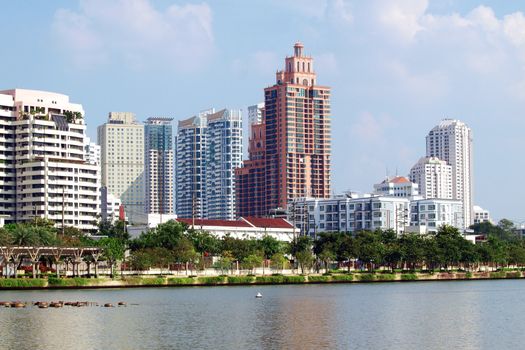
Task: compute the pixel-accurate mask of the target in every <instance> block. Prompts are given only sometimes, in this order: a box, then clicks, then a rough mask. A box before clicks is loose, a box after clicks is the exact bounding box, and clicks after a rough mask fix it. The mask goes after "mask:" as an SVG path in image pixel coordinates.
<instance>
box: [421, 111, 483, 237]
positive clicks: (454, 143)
mask: <svg viewBox="0 0 525 350" xmlns="http://www.w3.org/2000/svg"><path fill="white" fill-rule="evenodd" d="M426 141H427V157H437V158H439V159H441V160H444V161H446V162H447V164H448V165H450V166H451V167H452V198H453V199H456V200H459V201H461V202H462V203H463V222H464V225H465V227H469V226H470V225H472V223H473V220H474V215H473V202H472V181H473V180H472V178H473V176H472V170H473V169H472V159H473V158H472V132H471V130H470V128H469V127H468V126H467V125H466V124H465V123H463V122H461V121H459V120H452V119H444V120H443V121H441V123H439V125H437V126H436V127H434V128H433V129H432V130H431V131H430V132H429V134H428V136H427V138H426Z"/></svg>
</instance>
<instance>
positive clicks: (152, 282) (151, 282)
mask: <svg viewBox="0 0 525 350" xmlns="http://www.w3.org/2000/svg"><path fill="white" fill-rule="evenodd" d="M165 282H166V280H165V279H164V278H162V277H155V278H148V277H146V278H141V280H140V283H139V284H142V285H144V286H162V285H163V284H165Z"/></svg>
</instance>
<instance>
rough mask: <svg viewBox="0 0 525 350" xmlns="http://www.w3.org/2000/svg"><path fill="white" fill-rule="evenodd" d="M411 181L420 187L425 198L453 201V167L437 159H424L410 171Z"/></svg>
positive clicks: (420, 191)
mask: <svg viewBox="0 0 525 350" xmlns="http://www.w3.org/2000/svg"><path fill="white" fill-rule="evenodd" d="M409 178H410V181H412V182H415V183H417V184H418V185H419V193H420V194H421V196H422V197H423V198H442V199H452V198H453V192H452V166H450V165H448V164H447V162H445V161H444V160H440V159H438V158H436V157H422V158H421V159H419V161H418V162H417V163H416V164H415V165H414V166H413V167H412V169H410V175H409Z"/></svg>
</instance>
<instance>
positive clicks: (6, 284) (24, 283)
mask: <svg viewBox="0 0 525 350" xmlns="http://www.w3.org/2000/svg"><path fill="white" fill-rule="evenodd" d="M45 285H46V280H45V279H43V278H34V279H33V278H31V279H29V278H27V279H26V278H23V279H22V278H8V279H0V288H38V287H44V286H45Z"/></svg>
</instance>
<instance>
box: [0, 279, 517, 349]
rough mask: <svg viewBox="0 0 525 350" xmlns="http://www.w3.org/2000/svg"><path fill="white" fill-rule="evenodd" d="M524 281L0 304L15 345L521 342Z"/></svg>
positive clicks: (134, 292)
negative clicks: (71, 304)
mask: <svg viewBox="0 0 525 350" xmlns="http://www.w3.org/2000/svg"><path fill="white" fill-rule="evenodd" d="M524 289H525V284H524V282H523V281H519V280H516V281H486V282H481V281H478V282H436V283H388V284H363V285H356V284H354V285H315V286H264V287H216V288H163V289H129V290H119V289H115V290H86V291H69V290H68V291H23V292H20V291H17V292H0V300H14V299H20V300H26V301H35V300H46V301H51V300H68V301H69V300H70V301H75V300H89V301H95V302H99V303H101V304H103V303H105V302H112V303H114V304H116V303H117V302H118V301H120V300H124V301H126V302H127V303H128V306H127V307H120V308H110V309H109V308H103V307H82V308H68V307H64V308H62V309H51V308H50V309H44V310H42V309H38V308H36V307H28V308H26V309H9V308H6V309H4V308H1V309H0V339H1V344H2V346H1V347H2V348H21V349H22V348H33V349H57V348H59V349H67V348H69V349H73V348H75V349H173V348H180V349H188V348H194V349H200V348H213V349H295V348H300V349H443V348H450V349H456V348H458V349H459V348H461V349H496V348H502V349H503V348H505V349H512V348H515V349H519V348H522V342H523V338H524V337H523V336H522V334H523V331H525V329H524V326H523V325H522V322H521V315H522V314H523V312H524V311H525V306H524V303H523V302H522V295H523V292H524ZM258 291H260V292H261V293H262V294H263V298H262V299H256V298H255V294H256V293H257V292H258ZM132 304H138V305H132ZM502 334H505V335H504V336H501V335H502Z"/></svg>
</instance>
